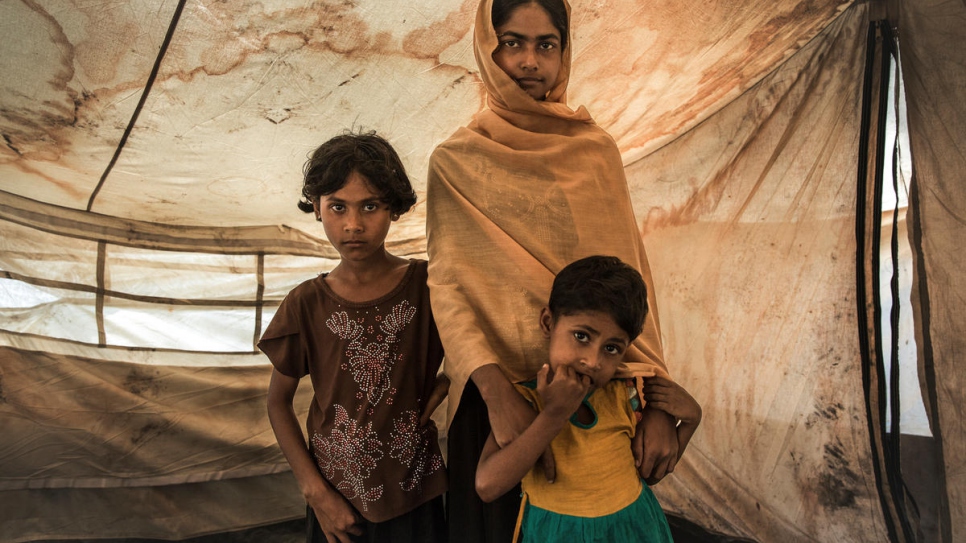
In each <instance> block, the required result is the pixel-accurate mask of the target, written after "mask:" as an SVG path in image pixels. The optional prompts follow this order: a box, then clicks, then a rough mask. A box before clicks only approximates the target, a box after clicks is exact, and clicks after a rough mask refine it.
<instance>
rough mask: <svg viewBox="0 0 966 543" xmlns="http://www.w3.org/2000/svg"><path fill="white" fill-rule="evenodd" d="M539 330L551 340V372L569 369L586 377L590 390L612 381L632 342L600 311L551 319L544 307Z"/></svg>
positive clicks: (621, 329) (608, 315) (611, 319)
mask: <svg viewBox="0 0 966 543" xmlns="http://www.w3.org/2000/svg"><path fill="white" fill-rule="evenodd" d="M540 328H541V329H543V333H544V336H546V337H547V338H549V339H550V353H549V354H550V369H552V370H554V371H557V368H559V367H561V366H570V367H571V368H573V369H574V371H575V372H577V373H578V374H579V375H586V376H587V377H589V378H590V382H591V387H592V388H593V389H597V388H600V387H602V386H604V385H606V384H607V382H608V381H610V380H611V379H613V378H614V374H615V373H616V372H617V366H619V365H620V363H621V361H622V360H623V359H624V352H625V351H626V350H627V347H628V345H630V342H631V341H630V338H628V337H627V332H625V331H624V329H623V328H621V327H620V326H618V325H617V322H616V321H615V320H614V317H611V316H610V314H608V313H605V312H603V311H582V312H579V313H575V314H573V315H560V316H558V317H557V318H554V317H553V314H552V313H550V309H549V308H546V307H545V308H543V311H542V312H541V313H540Z"/></svg>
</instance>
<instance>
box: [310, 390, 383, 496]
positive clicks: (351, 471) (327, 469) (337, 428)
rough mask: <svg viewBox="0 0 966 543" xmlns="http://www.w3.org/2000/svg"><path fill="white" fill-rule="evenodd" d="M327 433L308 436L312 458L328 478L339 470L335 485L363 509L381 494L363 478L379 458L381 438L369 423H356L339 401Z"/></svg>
mask: <svg viewBox="0 0 966 543" xmlns="http://www.w3.org/2000/svg"><path fill="white" fill-rule="evenodd" d="M333 422H334V425H333V426H332V431H331V433H330V434H329V436H328V437H323V436H321V435H319V434H315V435H313V436H312V445H313V449H312V450H313V451H315V461H316V462H317V463H318V464H319V468H320V469H321V470H322V473H323V474H324V475H325V477H326V478H327V479H329V480H330V481H331V480H333V478H334V477H335V474H336V473H338V472H341V473H342V481H341V482H340V483H339V484H338V486H337V488H338V490H339V492H341V493H342V495H343V496H345V497H346V499H349V500H358V503H359V504H360V507H361V508H362V510H363V511H367V510H368V504H369V503H370V502H374V501H376V500H378V499H379V498H381V497H382V491H383V487H382V485H379V486H377V487H374V488H369V489H367V488H366V485H365V483H366V479H367V478H368V477H369V475H370V474H371V473H372V470H373V469H375V467H376V463H377V462H378V461H379V460H381V459H382V457H383V452H382V442H380V441H379V439H378V438H377V437H376V433H375V432H374V431H373V430H372V423H371V422H367V423H365V424H363V425H361V426H360V425H359V424H358V422H357V421H355V420H353V419H351V418H350V417H349V413H348V412H347V411H346V410H345V408H344V407H342V406H341V405H338V404H337V405H335V420H334V421H333Z"/></svg>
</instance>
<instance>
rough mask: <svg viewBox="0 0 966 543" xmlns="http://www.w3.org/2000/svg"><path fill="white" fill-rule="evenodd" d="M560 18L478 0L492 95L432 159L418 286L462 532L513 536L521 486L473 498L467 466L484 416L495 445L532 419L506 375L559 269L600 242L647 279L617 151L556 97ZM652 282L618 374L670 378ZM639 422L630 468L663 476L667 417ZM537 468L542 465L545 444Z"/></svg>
mask: <svg viewBox="0 0 966 543" xmlns="http://www.w3.org/2000/svg"><path fill="white" fill-rule="evenodd" d="M569 20H570V17H569V7H568V6H567V5H566V4H565V3H564V2H563V0H540V1H532V0H530V1H523V2H519V1H514V0H496V1H493V0H483V1H482V2H481V4H480V7H479V11H478V12H477V17H476V27H475V31H474V43H475V47H474V51H475V54H476V60H477V64H478V66H479V69H480V76H481V78H482V80H483V83H484V85H485V87H486V91H487V106H488V107H487V109H485V110H483V111H482V112H480V113H479V114H477V115H476V116H475V117H474V119H473V121H472V122H471V123H470V124H469V125H468V126H466V127H463V128H460V129H459V130H457V131H456V133H454V134H453V135H452V136H451V137H450V138H449V139H448V140H446V141H445V142H443V143H442V144H440V145H439V146H438V147H437V148H436V149H435V151H434V152H433V155H432V157H431V158H430V168H429V180H428V191H429V192H428V197H427V202H428V206H427V239H428V252H429V260H430V265H429V285H430V289H431V292H432V304H433V311H434V314H435V315H436V320H437V322H438V323H439V327H440V328H439V329H440V336H441V338H442V341H443V345H444V347H445V348H446V373H447V375H448V376H449V377H450V379H451V380H452V381H453V386H452V387H451V390H450V403H449V413H448V415H449V419H450V420H451V424H450V427H449V431H448V437H447V443H448V465H449V472H450V492H449V495H448V496H449V497H448V501H447V507H448V511H449V523H450V526H451V528H453V529H456V530H460V535H461V536H463V537H464V539H461V540H463V541H471V540H473V537H470V539H465V537H467V535H466V534H481V536H480V539H479V540H481V541H500V542H505V541H507V540H509V538H510V537H511V534H512V532H513V528H514V523H515V519H516V513H517V511H518V510H519V503H520V500H519V493H518V492H514V491H511V492H508V493H507V494H505V495H504V496H503V498H501V499H499V500H496V501H495V502H494V503H492V504H483V502H482V501H481V500H480V499H479V496H478V495H477V494H476V492H475V488H474V481H475V473H476V466H477V461H478V459H479V455H480V451H481V450H482V448H483V445H484V443H485V442H486V440H487V436H488V435H489V434H490V431H491V428H492V432H493V434H494V436H495V439H496V442H497V443H498V444H499V445H501V446H504V445H506V444H508V443H509V442H511V441H512V440H513V439H514V438H515V437H516V436H517V435H519V434H520V433H521V432H522V431H523V430H524V429H525V428H526V427H527V426H528V425H529V424H530V422H531V421H532V420H533V418H534V412H533V410H532V409H531V408H530V407H529V405H528V404H527V402H526V401H524V400H523V398H522V396H521V395H520V394H519V393H517V391H516V390H515V389H514V387H513V384H512V383H514V382H520V381H525V380H528V379H532V378H533V377H534V376H535V375H536V374H537V371H538V370H539V369H540V367H541V366H542V365H543V364H544V363H546V361H547V350H546V345H545V343H544V341H543V338H542V337H541V335H540V333H539V330H538V329H537V328H536V327H534V326H533V323H534V322H537V319H538V317H539V313H540V310H541V308H542V307H543V304H544V302H545V300H546V299H547V297H548V295H549V292H550V285H551V283H552V281H553V277H554V275H555V274H556V273H557V272H558V271H559V270H560V269H562V268H563V267H564V266H565V265H566V264H567V263H569V262H572V261H574V260H577V259H579V258H582V257H585V256H590V255H594V254H609V255H614V256H617V257H619V258H620V259H621V260H622V261H624V262H627V263H629V264H631V265H632V266H634V268H635V269H637V270H638V271H639V272H640V273H641V274H642V275H643V277H644V280H645V282H647V283H648V285H649V287H650V285H651V284H652V283H651V278H650V270H649V268H648V264H647V257H646V255H645V253H644V246H643V244H642V241H641V237H640V233H639V229H638V225H637V221H636V219H635V217H634V212H633V209H632V207H631V202H630V196H629V193H628V189H627V182H626V179H625V177H624V169H623V164H622V162H621V156H620V152H619V151H618V149H617V146H616V144H615V143H614V140H613V139H612V138H611V137H610V136H609V135H608V134H607V133H606V132H605V131H603V130H602V129H601V128H600V127H598V126H597V125H596V124H594V121H593V119H592V118H591V116H590V114H589V113H588V112H587V111H586V110H585V109H584V108H582V107H581V108H577V109H571V108H570V107H569V106H567V103H566V93H567V83H568V80H569V76H570V58H571V44H570V39H569ZM648 291H649V305H650V307H651V308H652V311H651V312H650V313H649V314H648V317H647V320H646V321H645V323H644V329H643V332H642V333H641V335H640V336H639V337H638V338H637V340H635V341H634V342H633V344H632V345H630V346H629V347H628V349H627V351H626V352H625V353H624V356H623V363H622V364H621V366H620V368H619V374H621V375H632V374H633V375H637V376H644V377H650V376H664V377H666V376H667V371H666V369H665V365H664V360H663V354H662V346H661V340H660V331H659V328H658V320H657V311H656V309H655V308H656V304H655V301H654V296H653V292H654V289H653V288H648ZM640 426H641V428H643V430H644V431H643V432H642V431H638V432H637V436H638V437H637V440H636V441H635V455H636V458H637V460H638V462H639V464H640V466H639V468H640V470H641V471H642V473H643V474H644V475H645V476H646V477H649V478H651V480H652V481H653V480H660V478H662V477H663V476H664V475H665V474H667V473H669V472H670V471H671V470H672V469H673V467H674V463H675V462H676V459H677V454H676V453H677V440H676V437H675V430H674V421H673V418H672V417H671V416H669V415H668V414H666V413H664V412H662V411H659V410H656V409H654V408H653V407H646V408H645V409H644V411H643V417H642V420H641V423H640ZM644 439H646V442H645V441H642V440H644ZM642 449H643V452H642ZM543 465H544V467H545V468H546V469H547V471H548V472H550V473H552V471H553V465H552V455H547V456H545V458H544V461H543Z"/></svg>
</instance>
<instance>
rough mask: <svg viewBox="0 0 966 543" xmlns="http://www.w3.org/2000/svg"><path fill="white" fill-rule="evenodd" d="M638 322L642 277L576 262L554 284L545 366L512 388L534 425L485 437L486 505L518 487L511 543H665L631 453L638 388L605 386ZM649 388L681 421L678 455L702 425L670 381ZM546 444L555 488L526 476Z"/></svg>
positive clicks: (608, 265) (533, 473) (533, 474)
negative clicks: (500, 440)
mask: <svg viewBox="0 0 966 543" xmlns="http://www.w3.org/2000/svg"><path fill="white" fill-rule="evenodd" d="M646 313H647V292H646V287H645V285H644V281H643V280H642V278H641V275H640V273H638V272H637V271H636V270H635V269H634V268H632V267H630V266H628V265H627V264H624V263H623V262H621V261H620V260H619V259H618V258H616V257H606V256H592V257H587V258H584V259H581V260H578V261H576V262H573V263H572V264H570V265H568V266H566V267H564V268H563V269H562V270H561V271H560V273H559V274H558V275H557V277H556V279H555V280H554V282H553V287H552V290H551V293H550V301H549V305H548V307H545V308H544V309H543V310H542V311H541V313H540V329H541V330H542V331H543V334H544V336H545V337H546V338H547V339H548V340H549V357H550V358H549V364H544V365H543V367H542V368H541V369H540V371H539V373H538V374H537V379H536V381H535V382H532V381H531V382H529V383H524V384H523V385H518V390H520V392H521V393H522V394H523V395H524V396H525V397H526V398H527V400H528V401H529V402H530V403H531V405H532V406H533V407H534V409H535V410H536V411H538V415H537V417H536V419H534V421H533V423H532V424H531V425H530V426H529V427H528V428H527V429H526V430H525V431H524V432H523V433H522V434H521V435H520V436H518V437H517V438H516V439H515V440H514V441H512V442H511V443H510V444H509V445H507V446H506V447H505V448H502V449H501V448H500V447H499V446H498V445H497V443H496V440H495V439H494V437H493V435H492V434H490V437H489V439H488V441H487V444H486V445H485V446H484V448H483V454H482V456H481V457H480V463H479V467H478V469H477V473H476V489H477V492H479V494H480V497H481V498H483V500H484V501H492V500H494V499H496V498H498V497H500V496H501V495H503V494H504V493H505V492H507V491H508V490H510V489H511V488H513V487H514V485H516V483H518V482H521V480H522V489H523V503H522V505H521V512H520V520H519V521H518V529H517V535H516V536H515V537H514V540H516V541H524V542H537V541H539V542H552V541H561V542H563V541H567V542H581V541H586V542H589V541H613V542H618V541H646V542H665V541H671V533H670V529H669V527H668V524H667V519H666V518H665V517H664V513H663V511H662V510H661V506H660V504H658V502H657V500H656V499H655V497H654V494H653V493H652V492H651V490H650V488H648V486H647V485H646V484H644V483H643V482H642V480H641V474H639V473H638V467H637V466H636V465H635V459H634V454H633V453H632V451H631V445H630V444H631V439H632V438H633V436H634V432H635V427H636V424H637V417H638V416H639V410H640V402H638V401H637V392H636V388H635V387H634V386H633V383H632V382H631V383H628V382H627V381H626V380H614V379H613V377H614V373H615V372H616V370H617V366H618V365H619V364H620V362H621V360H622V359H623V358H622V357H623V355H624V351H625V350H626V349H627V348H628V346H629V345H630V344H631V341H632V340H633V339H634V338H636V337H637V335H638V334H639V333H640V332H641V328H642V326H643V323H644V317H645V315H646ZM649 386H650V389H649V390H650V391H651V392H648V394H651V393H653V394H655V396H657V397H659V399H658V400H657V403H659V404H660V405H659V407H661V408H662V409H667V411H668V412H669V413H670V414H671V415H673V416H674V417H675V418H677V419H678V420H679V421H680V424H679V425H678V427H677V435H678V440H679V451H680V452H683V451H684V449H685V447H686V446H687V443H688V441H689V440H690V439H691V436H692V434H693V433H694V430H695V428H696V427H697V425H698V423H699V422H700V419H701V408H700V406H698V404H697V402H695V401H694V399H693V398H692V397H691V396H690V395H689V394H688V393H687V392H686V391H685V390H684V389H683V388H681V387H680V386H678V385H676V384H674V383H673V382H672V381H670V380H667V379H660V380H657V381H652V382H651V384H650V385H649ZM655 407H657V406H655ZM548 444H549V445H550V447H551V449H552V450H553V453H554V458H555V460H556V477H555V479H554V480H547V479H546V477H545V476H544V472H543V470H542V469H539V468H535V467H534V466H535V463H536V461H537V460H538V459H539V458H540V455H541V454H542V453H543V451H544V449H545V448H546V447H547V445H548Z"/></svg>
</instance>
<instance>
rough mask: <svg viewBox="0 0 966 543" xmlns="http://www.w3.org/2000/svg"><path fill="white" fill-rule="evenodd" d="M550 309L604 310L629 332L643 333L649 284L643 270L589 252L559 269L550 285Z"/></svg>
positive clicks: (556, 312) (630, 334)
mask: <svg viewBox="0 0 966 543" xmlns="http://www.w3.org/2000/svg"><path fill="white" fill-rule="evenodd" d="M548 306H549V307H550V312H551V313H552V314H553V315H554V316H555V317H556V316H559V315H573V314H575V313H580V312H584V311H601V312H603V313H607V314H608V315H610V316H611V317H613V319H614V322H616V323H617V325H618V326H620V327H621V329H622V330H624V331H625V332H627V336H628V337H630V338H631V339H632V340H633V339H634V338H636V337H637V336H639V335H640V334H641V330H643V328H644V319H645V317H647V286H646V285H645V284H644V279H643V278H642V277H641V274H640V273H639V272H638V271H637V270H635V269H634V268H632V267H631V266H628V265H627V264H625V263H624V262H622V261H621V260H620V259H619V258H617V257H616V256H589V257H587V258H582V259H580V260H577V261H574V262H571V263H570V264H568V265H567V266H565V267H564V269H562V270H560V273H558V274H557V277H556V278H555V279H554V280H553V287H551V289H550V302H549V303H548Z"/></svg>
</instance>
